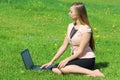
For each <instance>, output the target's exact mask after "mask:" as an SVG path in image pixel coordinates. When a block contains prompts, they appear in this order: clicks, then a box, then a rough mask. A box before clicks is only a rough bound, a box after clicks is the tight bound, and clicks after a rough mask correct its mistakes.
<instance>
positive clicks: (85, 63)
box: [53, 58, 95, 70]
mask: <svg viewBox="0 0 120 80" xmlns="http://www.w3.org/2000/svg"><path fill="white" fill-rule="evenodd" d="M67 65H77V66H80V67H83V68H87V69H90V70H92V69H93V68H94V65H95V58H82V59H79V58H77V59H74V60H72V61H69V62H68V63H67V64H66V66H67ZM57 66H58V64H56V65H55V66H53V68H57Z"/></svg>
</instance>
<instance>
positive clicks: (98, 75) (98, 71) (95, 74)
mask: <svg viewBox="0 0 120 80" xmlns="http://www.w3.org/2000/svg"><path fill="white" fill-rule="evenodd" d="M86 76H88V77H90V76H91V77H94V78H97V77H101V78H104V77H105V76H104V74H103V73H102V72H100V70H99V69H96V70H94V71H93V73H92V74H91V75H86Z"/></svg>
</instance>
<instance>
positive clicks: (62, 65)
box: [58, 59, 69, 69]
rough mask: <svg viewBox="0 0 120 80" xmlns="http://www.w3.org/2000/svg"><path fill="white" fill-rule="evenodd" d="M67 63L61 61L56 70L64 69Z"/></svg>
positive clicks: (66, 61) (66, 60)
mask: <svg viewBox="0 0 120 80" xmlns="http://www.w3.org/2000/svg"><path fill="white" fill-rule="evenodd" d="M68 62H69V61H68V59H65V60H63V61H61V62H60V63H59V65H58V68H59V69H61V68H64V67H65V65H66V64H67V63H68Z"/></svg>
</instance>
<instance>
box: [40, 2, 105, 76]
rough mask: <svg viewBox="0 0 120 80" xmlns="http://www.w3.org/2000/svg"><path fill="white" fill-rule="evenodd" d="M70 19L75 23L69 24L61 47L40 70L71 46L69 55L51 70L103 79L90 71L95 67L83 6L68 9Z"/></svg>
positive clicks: (101, 74)
mask: <svg viewBox="0 0 120 80" xmlns="http://www.w3.org/2000/svg"><path fill="white" fill-rule="evenodd" d="M69 15H70V17H71V18H72V19H73V20H74V21H75V22H74V23H70V24H69V26H68V29H67V34H66V37H65V40H64V42H63V44H62V46H61V47H60V48H59V50H58V51H57V53H56V55H55V56H54V57H53V58H52V60H51V61H50V62H49V63H47V64H44V65H42V67H41V68H45V67H48V66H50V65H52V64H53V63H54V62H55V61H56V60H57V59H58V58H59V57H60V56H61V55H62V54H63V53H64V51H65V50H66V49H67V47H68V45H69V44H70V46H71V55H70V56H69V57H67V58H66V59H64V60H62V61H61V62H60V63H59V64H57V65H55V66H54V67H53V68H52V71H53V72H54V73H57V74H67V73H78V74H86V75H88V76H92V77H105V76H104V74H103V73H102V72H100V70H98V69H96V70H92V69H93V68H94V65H95V54H94V52H93V51H94V49H95V46H94V38H93V31H92V29H91V27H90V24H89V21H88V17H87V12H86V9H85V5H84V4H83V3H80V2H75V3H73V4H72V6H71V7H70V12H69Z"/></svg>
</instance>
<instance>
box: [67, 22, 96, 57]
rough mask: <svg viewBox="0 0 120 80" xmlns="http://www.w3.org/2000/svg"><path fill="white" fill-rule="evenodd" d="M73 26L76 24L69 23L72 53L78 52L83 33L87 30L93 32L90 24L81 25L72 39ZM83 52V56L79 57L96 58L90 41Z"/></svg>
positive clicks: (68, 33) (68, 34)
mask: <svg viewBox="0 0 120 80" xmlns="http://www.w3.org/2000/svg"><path fill="white" fill-rule="evenodd" d="M73 26H74V23H71V24H69V26H68V30H67V36H68V41H69V43H70V45H71V54H72V53H76V51H77V50H78V47H79V45H80V43H81V38H80V37H81V36H82V34H83V33H85V32H91V28H90V27H89V26H87V25H81V26H80V28H79V29H78V31H77V32H76V33H75V35H74V36H73V37H72V39H70V32H71V30H72V28H73ZM83 53H84V54H83V55H82V57H79V58H94V57H95V54H94V52H93V51H92V49H91V48H90V46H89V43H88V45H87V46H86V48H85V50H84V52H83Z"/></svg>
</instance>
